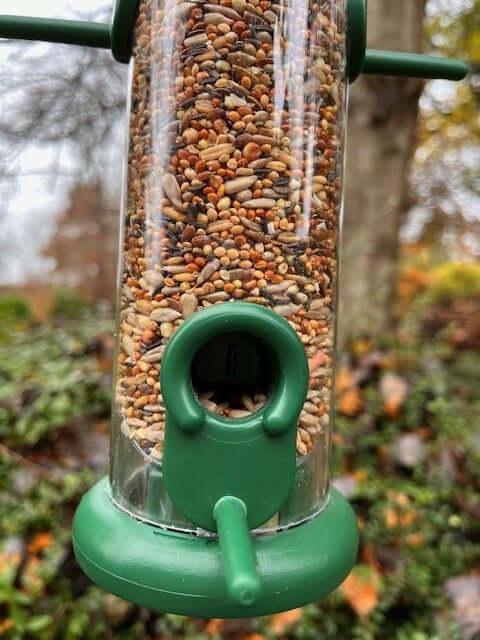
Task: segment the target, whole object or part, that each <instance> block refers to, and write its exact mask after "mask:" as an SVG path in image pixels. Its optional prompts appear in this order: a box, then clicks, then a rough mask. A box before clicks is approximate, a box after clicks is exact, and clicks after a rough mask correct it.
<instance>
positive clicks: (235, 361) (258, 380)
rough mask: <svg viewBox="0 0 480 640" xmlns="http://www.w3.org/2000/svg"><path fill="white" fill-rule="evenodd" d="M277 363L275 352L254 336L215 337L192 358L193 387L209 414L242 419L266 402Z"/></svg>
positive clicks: (272, 383) (231, 334) (238, 334)
mask: <svg viewBox="0 0 480 640" xmlns="http://www.w3.org/2000/svg"><path fill="white" fill-rule="evenodd" d="M276 362H277V358H276V355H275V353H273V352H272V350H271V349H270V348H269V347H267V345H265V344H264V343H263V342H262V341H261V340H260V339H258V338H257V337H256V336H251V335H248V334H240V333H226V334H223V335H219V336H215V337H214V338H212V339H211V340H209V341H208V342H207V343H206V344H204V345H203V346H202V347H200V349H199V350H198V352H197V353H196V354H195V356H194V358H193V362H192V369H191V379H192V387H193V390H194V392H195V395H196V397H197V399H198V401H199V402H200V404H202V405H203V406H204V407H205V408H206V409H207V410H208V411H210V412H211V413H213V414H216V415H221V416H223V417H227V418H231V419H232V420H235V419H240V418H244V417H246V416H248V415H250V414H252V413H254V412H256V411H259V410H260V409H261V408H262V407H263V406H264V405H265V404H266V403H267V401H268V398H269V396H270V392H271V389H272V387H273V385H274V382H275V371H276Z"/></svg>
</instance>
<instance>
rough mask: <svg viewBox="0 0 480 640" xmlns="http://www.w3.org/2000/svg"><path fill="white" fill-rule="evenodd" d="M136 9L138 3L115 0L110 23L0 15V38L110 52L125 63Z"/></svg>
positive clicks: (136, 0) (130, 0) (133, 0)
mask: <svg viewBox="0 0 480 640" xmlns="http://www.w3.org/2000/svg"><path fill="white" fill-rule="evenodd" d="M137 6H138V0H116V3H115V10H114V13H113V21H112V24H102V23H98V22H84V21H77V20H58V19H50V18H32V17H23V16H8V15H0V37H1V38H12V39H19V40H41V41H45V42H58V43H63V44H74V45H80V46H83V47H96V48H99V49H111V50H112V54H113V56H114V58H115V60H117V61H118V62H124V63H127V62H129V60H130V56H131V51H132V39H133V29H134V26H135V18H136V14H137Z"/></svg>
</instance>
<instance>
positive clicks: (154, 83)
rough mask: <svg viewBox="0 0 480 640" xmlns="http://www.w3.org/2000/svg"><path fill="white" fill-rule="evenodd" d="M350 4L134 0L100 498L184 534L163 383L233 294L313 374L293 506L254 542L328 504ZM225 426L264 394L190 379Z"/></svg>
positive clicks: (299, 440)
mask: <svg viewBox="0 0 480 640" xmlns="http://www.w3.org/2000/svg"><path fill="white" fill-rule="evenodd" d="M344 4H345V1H344V0H325V1H321V0H319V1H318V2H311V1H309V0H288V1H287V0H278V1H277V0H221V1H220V2H217V1H215V0H212V1H211V2H198V1H197V2H176V1H175V0H141V1H140V6H139V14H138V18H137V23H136V29H135V36H134V38H135V40H134V54H133V59H132V63H131V75H130V77H131V90H130V107H129V110H130V114H129V142H128V154H127V155H128V160H127V167H126V173H125V192H124V203H123V213H122V216H123V222H122V232H121V233H122V239H121V242H122V251H121V256H122V257H121V264H120V276H119V278H120V290H119V318H118V342H117V362H116V372H115V399H114V404H113V426H112V434H113V435H112V466H111V487H112V499H113V500H114V502H115V503H116V504H117V505H118V506H119V507H120V508H123V509H125V510H127V511H128V512H129V513H130V514H132V515H133V516H134V517H137V518H140V519H142V520H145V521H148V522H152V523H154V524H157V525H159V526H167V527H172V528H177V529H181V530H188V531H192V530H195V527H194V526H193V525H192V524H191V523H189V522H186V521H185V520H184V519H183V518H182V516H181V515H180V514H178V513H176V512H175V509H174V507H173V506H172V504H171V502H170V500H169V498H168V495H167V493H166V491H165V489H164V487H163V483H162V470H161V461H162V452H163V437H164V430H165V410H164V405H163V400H162V395H161V388H160V383H159V372H160V368H161V362H162V355H163V352H164V350H165V348H166V345H167V343H168V340H169V338H170V336H171V335H172V334H173V332H174V331H175V330H176V329H177V328H178V327H179V326H180V325H181V323H182V322H183V321H184V320H185V319H186V318H188V317H189V316H190V315H191V314H192V313H201V310H202V309H204V308H206V307H207V306H210V305H212V304H221V303H223V302H225V301H235V300H242V301H244V302H249V303H251V304H260V305H263V306H265V307H267V308H269V309H272V310H273V311H274V312H276V313H278V314H280V315H281V316H283V317H284V318H285V319H286V321H288V322H289V323H290V324H291V326H292V327H293V328H294V329H295V330H296V332H297V334H298V336H299V338H300V340H301V341H302V343H303V344H304V346H305V351H306V356H307V358H308V362H309V368H310V385H309V391H308V395H307V400H306V402H305V405H304V409H303V411H302V414H301V416H300V419H299V424H298V432H297V476H296V481H295V486H294V487H293V489H292V493H291V496H290V498H289V500H288V503H287V504H286V505H285V508H284V509H283V510H282V512H281V513H279V514H277V515H276V516H275V518H273V519H272V521H271V522H269V523H266V525H265V527H264V530H266V531H270V530H272V529H277V528H284V527H288V526H291V525H294V524H298V523H300V522H302V521H304V520H306V519H308V518H311V517H313V516H314V515H316V514H317V513H319V512H320V511H321V509H322V508H323V506H324V505H325V502H326V499H327V496H328V458H329V448H330V434H331V416H332V398H331V395H332V389H333V366H334V362H333V360H334V343H335V326H336V287H337V248H338V244H339V234H340V227H341V210H342V174H343V153H344V139H343V137H344V130H345V108H346V99H347V95H346V94H347V83H346V77H345V60H346V33H345V29H346V25H345V6H344ZM196 391H197V393H198V397H199V400H200V401H201V402H202V403H203V404H204V405H205V406H206V407H207V408H208V409H209V410H210V411H213V412H216V413H219V414H221V415H224V416H229V417H230V418H232V419H235V418H236V417H241V416H243V415H245V413H246V412H253V411H255V410H257V409H258V408H260V407H261V406H262V404H263V403H264V402H265V400H266V397H267V395H268V389H267V388H261V387H257V388H245V389H244V390H238V389H235V390H233V391H232V390H229V389H224V388H222V389H220V388H217V387H215V385H212V387H211V388H209V387H208V381H207V382H205V380H204V381H203V384H198V385H197V388H196Z"/></svg>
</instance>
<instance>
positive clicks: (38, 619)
mask: <svg viewBox="0 0 480 640" xmlns="http://www.w3.org/2000/svg"><path fill="white" fill-rule="evenodd" d="M110 331H111V319H110V318H108V317H105V316H103V315H101V314H98V313H95V312H93V311H90V312H88V313H86V314H84V316H83V319H82V321H81V322H80V323H79V322H73V321H71V320H67V319H66V318H64V319H63V320H62V321H61V322H60V321H59V320H58V318H57V319H53V320H52V322H51V323H47V324H46V325H44V326H41V327H33V328H31V329H29V330H21V331H16V332H14V333H13V334H12V335H11V337H10V340H9V343H8V346H7V345H3V346H2V347H1V351H0V394H1V395H0V407H1V409H0V425H1V435H2V441H3V444H2V445H0V638H6V639H7V640H30V639H32V640H60V639H67V640H77V639H79V640H80V639H82V640H100V639H102V640H103V639H106V640H108V639H110V638H115V639H116V640H118V639H120V640H143V639H150V638H151V639H154V640H160V639H162V640H167V639H172V640H173V639H176V640H177V639H188V640H217V639H220V638H222V639H223V638H225V639H227V640H262V639H270V638H272V639H273V638H276V637H282V638H283V637H284V638H291V639H295V640H313V639H316V638H322V640H339V639H342V640H343V639H345V640H347V639H350V638H352V639H354V640H377V639H378V640H383V639H384V638H388V639H389V640H412V639H416V640H457V638H458V640H460V632H459V630H458V628H457V625H456V623H455V620H454V618H453V616H452V615H451V612H450V608H449V601H448V599H447V596H446V594H445V582H446V580H448V579H449V578H451V577H453V576H459V575H468V574H469V573H470V571H471V568H472V567H475V566H479V564H480V497H479V496H480V442H479V440H480V432H479V431H478V428H479V427H478V425H477V426H476V418H477V417H478V415H480V397H479V395H478V389H479V388H480V353H479V352H477V351H474V350H463V351H461V352H458V351H456V350H455V348H454V347H453V346H452V345H451V343H450V342H449V341H448V339H446V338H442V337H441V335H440V336H439V337H437V338H436V339H435V340H426V339H425V337H422V338H421V339H419V340H414V339H411V340H405V339H404V337H403V336H402V334H401V333H399V335H398V336H397V337H395V336H393V337H392V336H389V337H388V338H387V339H385V340H382V341H380V342H379V344H377V345H373V344H367V345H365V344H361V343H354V344H352V347H351V355H350V360H349V364H348V367H347V370H348V371H349V372H350V376H351V377H352V379H355V380H357V382H355V388H356V393H358V395H359V397H360V399H361V403H360V409H359V410H355V412H354V415H347V414H348V412H347V413H345V411H343V410H342V409H340V411H339V414H338V416H337V428H336V436H335V441H334V447H333V472H334V474H335V475H336V476H340V477H348V478H350V479H351V481H352V483H353V484H352V493H351V496H350V499H351V501H352V504H353V505H354V507H355V510H356V513H357V516H358V521H359V525H360V529H361V540H362V543H361V550H360V556H359V565H358V568H357V569H356V570H355V576H356V578H355V579H356V580H357V581H359V584H360V585H362V584H363V581H365V585H366V587H365V588H367V587H368V589H370V592H367V594H366V595H367V596H368V597H369V598H370V599H371V601H370V603H369V604H368V603H367V604H368V606H367V609H366V610H365V611H364V612H363V613H360V612H359V611H360V609H359V607H360V608H361V607H362V606H363V607H365V604H364V603H363V604H362V602H361V598H362V597H364V596H363V593H362V587H360V589H359V592H358V593H357V595H355V596H352V595H351V594H350V595H349V594H348V593H347V592H346V591H345V590H343V589H340V590H337V591H336V592H335V593H334V594H332V595H331V596H330V597H329V598H327V599H326V600H324V601H323V602H320V603H316V604H312V605H309V606H308V607H305V608H304V610H303V612H302V614H301V616H300V617H299V619H295V621H294V623H293V624H285V625H284V626H283V627H282V626H280V627H279V626H278V621H277V622H276V623H275V624H274V626H273V627H272V626H271V622H272V621H271V619H270V618H259V619H254V620H247V621H231V622H225V623H222V624H221V625H219V624H217V623H216V622H215V621H205V620H196V619H189V618H184V617H181V616H175V615H163V616H162V615H155V614H152V613H150V612H148V611H145V610H142V609H139V608H137V607H135V606H133V605H130V604H128V603H125V602H123V601H121V600H119V599H118V598H115V597H114V596H111V595H109V594H106V593H104V592H103V591H102V590H100V589H99V588H97V587H95V586H93V585H92V584H91V583H90V581H89V580H88V579H87V578H86V577H85V576H84V575H83V574H82V572H81V571H80V569H79V568H78V566H77V565H76V562H75V560H74V558H73V554H72V549H71V544H70V526H71V519H72V516H73V513H74V509H75V506H76V504H77V503H78V500H79V499H80V497H81V495H82V493H83V492H84V491H85V490H86V489H87V488H88V487H89V486H90V485H91V484H92V483H93V482H94V480H95V478H96V477H97V473H96V472H94V471H93V467H94V466H95V465H93V463H92V461H91V460H90V458H89V453H91V454H94V452H95V449H96V448H97V442H96V440H95V437H96V436H98V433H99V428H100V431H101V432H102V430H103V431H104V430H105V429H104V417H105V414H106V412H107V411H108V404H109V391H110V379H109V376H108V375H107V374H106V373H105V372H106V370H107V366H106V364H105V358H106V355H105V348H106V347H105V345H106V344H110V343H109V342H108V340H107V338H108V335H109V332H110ZM106 340H107V342H105V341H106ZM107 360H108V357H107ZM389 376H390V379H391V376H394V381H396V384H397V386H399V389H400V390H402V389H404V392H402V393H401V394H400V397H399V398H398V400H397V401H396V403H394V405H392V404H391V403H390V404H388V403H387V398H386V395H385V379H386V377H389ZM390 384H391V382H390ZM342 406H345V407H346V406H347V405H345V403H342V402H341V398H340V402H339V407H342ZM99 425H100V426H99ZM405 435H414V436H415V437H417V438H418V439H419V440H420V441H421V445H422V449H423V450H424V455H423V456H422V457H421V459H419V460H418V462H416V463H415V464H413V465H412V464H409V463H408V464H407V463H405V461H403V462H402V460H399V458H398V449H399V444H398V441H399V438H401V437H403V436H405ZM103 437H105V438H106V437H107V436H106V434H104V435H103ZM82 444H83V446H82ZM81 451H84V452H85V451H86V453H83V454H82V453H81ZM372 598H373V600H372ZM213 623H215V624H213Z"/></svg>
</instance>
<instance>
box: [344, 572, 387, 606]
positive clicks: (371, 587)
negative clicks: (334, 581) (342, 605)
mask: <svg viewBox="0 0 480 640" xmlns="http://www.w3.org/2000/svg"><path fill="white" fill-rule="evenodd" d="M379 583H380V579H379V576H378V574H377V572H376V571H375V570H374V569H372V568H371V567H368V566H366V565H362V566H358V567H356V568H355V569H354V570H353V571H352V573H351V574H350V575H349V576H348V578H347V579H346V580H344V582H343V583H342V584H341V585H340V591H341V592H342V593H343V595H344V597H345V598H346V600H347V601H348V603H349V604H350V606H351V607H352V609H353V610H354V611H355V612H356V613H357V615H359V616H361V617H365V616H367V615H368V614H369V613H370V612H371V611H373V609H375V607H376V606H377V603H378V586H379Z"/></svg>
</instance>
